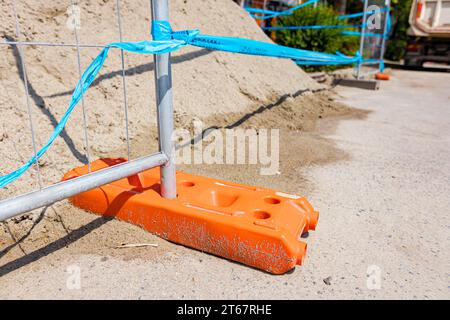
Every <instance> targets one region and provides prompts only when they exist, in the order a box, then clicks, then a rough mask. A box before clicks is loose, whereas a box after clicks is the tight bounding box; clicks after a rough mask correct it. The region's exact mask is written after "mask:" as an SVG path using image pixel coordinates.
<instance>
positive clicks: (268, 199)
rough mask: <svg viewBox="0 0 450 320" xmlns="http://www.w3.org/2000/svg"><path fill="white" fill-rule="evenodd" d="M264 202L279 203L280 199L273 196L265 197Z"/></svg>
mask: <svg viewBox="0 0 450 320" xmlns="http://www.w3.org/2000/svg"><path fill="white" fill-rule="evenodd" d="M264 202H265V203H269V204H279V203H280V200H279V199H277V198H273V197H265V198H264Z"/></svg>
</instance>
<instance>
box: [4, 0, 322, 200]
mask: <svg viewBox="0 0 450 320" xmlns="http://www.w3.org/2000/svg"><path fill="white" fill-rule="evenodd" d="M11 3H12V2H10V1H1V2H0V21H2V25H1V27H0V38H1V41H4V40H6V39H8V40H14V39H15V32H14V29H15V26H14V19H13V13H12V12H13V11H12V5H11ZM69 4H70V1H60V0H57V1H51V2H48V1H44V0H32V1H18V5H17V12H18V15H19V20H20V28H21V32H22V37H21V40H27V41H45V42H59V43H60V42H64V43H74V42H75V34H74V32H73V30H71V29H69V28H68V27H67V20H68V13H67V9H68V6H69ZM78 6H79V8H80V13H81V15H80V18H81V20H80V21H81V29H80V30H79V38H80V42H81V43H82V44H106V43H108V42H112V41H118V40H119V34H118V23H117V16H116V7H115V1H112V0H103V1H80V3H79V4H78ZM121 12H122V19H123V20H122V23H123V33H124V40H126V41H138V40H142V39H148V38H150V35H149V28H150V16H151V15H150V5H149V1H148V0H142V1H136V0H133V1H131V0H127V1H121ZM170 16H171V22H172V25H173V28H174V29H175V30H177V29H178V30H179V29H192V28H199V29H200V30H201V31H202V32H203V33H206V34H216V35H226V36H241V37H246V38H251V39H257V40H263V41H270V40H269V39H268V38H267V37H266V36H265V35H264V34H263V32H262V31H261V30H260V29H259V28H258V26H257V25H256V23H255V22H254V20H253V19H251V18H250V17H249V16H248V15H247V14H246V13H245V12H244V11H243V10H242V9H241V8H239V7H238V6H237V5H236V4H235V3H234V2H233V1H231V0H230V1H224V0H216V1H214V0H195V1H194V0H171V1H170ZM23 51H24V57H25V58H24V60H25V62H26V70H27V76H28V81H29V85H30V98H29V99H30V104H31V109H32V114H33V122H34V126H35V128H36V132H37V137H38V138H37V145H38V146H39V147H40V146H42V145H43V143H45V141H46V140H47V138H48V136H49V134H50V133H51V132H52V131H53V129H54V126H55V124H56V123H57V121H59V119H60V117H61V115H62V114H63V113H64V111H65V110H66V107H67V105H68V102H69V99H70V94H71V92H72V90H73V88H74V85H75V84H76V81H77V80H78V68H77V59H76V50H75V49H74V48H61V47H40V46H39V47H37V46H36V47H23ZM99 51H100V49H98V48H87V49H82V52H81V53H82V56H81V63H82V69H83V70H84V68H86V67H87V65H88V64H89V63H90V61H91V60H92V59H93V58H94V57H95V56H96V55H97V54H98V53H99ZM125 61H126V69H127V90H128V103H129V112H130V114H129V116H130V136H131V139H136V138H137V137H139V136H147V134H146V132H149V131H151V132H154V130H155V128H156V127H155V104H154V101H155V97H154V96H155V94H154V92H155V89H154V78H153V72H152V71H153V68H154V65H153V63H152V61H153V58H152V57H151V56H148V55H138V54H126V56H125ZM173 62H174V64H173V83H174V107H175V112H176V117H177V118H179V117H182V118H184V119H185V120H186V118H190V117H197V118H200V119H203V118H210V117H211V116H213V115H214V116H217V115H218V114H229V113H242V112H245V110H246V109H247V108H249V106H251V105H254V104H255V103H264V102H267V101H268V100H271V99H276V98H277V97H281V96H283V95H286V94H287V95H289V94H294V93H296V92H299V91H300V92H301V91H303V90H311V89H317V88H318V85H317V84H316V83H315V82H314V81H313V80H311V79H310V78H309V77H308V76H307V75H306V74H305V73H304V72H303V71H302V70H301V69H299V68H298V67H297V66H296V65H295V64H294V63H292V62H291V61H287V60H281V59H273V58H264V57H254V56H244V55H236V54H229V53H221V52H210V51H207V50H203V49H200V48H194V47H188V48H184V49H183V50H181V51H179V52H176V53H175V54H174V55H173ZM120 67H121V62H120V52H119V51H118V50H112V51H111V52H110V55H109V57H108V59H107V60H106V63H105V66H104V68H103V69H102V71H101V73H100V77H99V79H98V80H97V81H96V82H94V84H93V86H92V87H91V88H90V89H89V90H88V92H87V95H86V96H85V105H86V111H87V117H88V127H89V140H90V149H91V154H92V157H93V158H96V157H99V156H102V155H105V154H111V152H113V153H114V152H115V150H120V151H122V150H125V123H124V107H123V100H124V98H123V86H122V78H121V71H120V70H121V69H120ZM25 101H26V98H25V90H24V86H23V78H22V74H21V63H20V58H19V54H18V50H17V48H15V47H11V46H0V113H1V115H2V120H1V122H0V154H1V158H2V163H1V166H0V172H1V173H2V174H4V173H8V172H10V171H11V170H13V169H16V168H17V167H18V166H19V165H21V164H22V163H23V162H24V161H25V160H27V159H29V158H30V156H32V146H31V137H30V134H29V120H28V115H27V112H26V104H25ZM82 123H83V116H82V107H81V104H80V105H79V106H77V108H76V110H75V111H74V112H73V114H72V116H71V119H70V121H69V123H68V125H67V127H66V130H65V132H63V135H62V137H60V138H58V140H57V141H56V143H55V144H54V146H53V147H52V148H51V150H50V151H49V152H48V153H47V155H45V156H44V157H43V159H42V161H41V163H40V164H41V173H42V175H43V182H44V184H45V185H48V184H51V183H54V182H56V181H58V180H59V179H60V177H61V176H62V174H63V173H64V172H66V171H67V170H69V169H70V168H72V167H74V166H78V165H80V163H82V162H83V161H85V160H86V157H85V143H84V134H83V130H82ZM133 154H134V155H135V156H137V155H142V154H143V153H142V152H140V150H133ZM117 155H124V154H117ZM36 187H37V183H36V179H35V171H34V170H30V171H29V172H28V173H26V174H25V175H24V176H23V178H22V179H20V180H19V181H17V182H16V183H13V184H12V185H10V186H9V187H8V188H6V189H3V190H0V198H6V197H8V196H9V195H11V194H17V193H18V192H23V191H26V190H31V189H34V188H36Z"/></svg>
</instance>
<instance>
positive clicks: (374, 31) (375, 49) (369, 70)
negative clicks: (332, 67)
mask: <svg viewBox="0 0 450 320" xmlns="http://www.w3.org/2000/svg"><path fill="white" fill-rule="evenodd" d="M389 7H390V1H389V0H367V1H366V3H365V12H366V14H365V17H363V27H362V30H361V48H360V54H361V57H362V59H363V60H364V62H363V63H362V64H361V65H360V66H359V67H358V71H357V77H358V78H366V77H370V76H371V75H373V74H374V73H377V72H379V71H380V70H382V68H383V67H382V66H383V56H384V49H385V36H386V34H387V32H388V28H389V21H388V19H389V18H388V17H389Z"/></svg>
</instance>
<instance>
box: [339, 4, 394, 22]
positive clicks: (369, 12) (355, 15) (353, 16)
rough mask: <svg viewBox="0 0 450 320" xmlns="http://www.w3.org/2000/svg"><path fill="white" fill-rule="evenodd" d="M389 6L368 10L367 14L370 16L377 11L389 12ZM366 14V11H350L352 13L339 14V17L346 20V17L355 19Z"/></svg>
mask: <svg viewBox="0 0 450 320" xmlns="http://www.w3.org/2000/svg"><path fill="white" fill-rule="evenodd" d="M388 11H389V8H388V7H385V8H381V9H377V10H372V11H367V12H366V16H370V15H373V14H375V13H383V12H388ZM363 16H364V12H358V13H350V14H344V15H341V16H339V19H341V20H344V19H353V18H360V17H363Z"/></svg>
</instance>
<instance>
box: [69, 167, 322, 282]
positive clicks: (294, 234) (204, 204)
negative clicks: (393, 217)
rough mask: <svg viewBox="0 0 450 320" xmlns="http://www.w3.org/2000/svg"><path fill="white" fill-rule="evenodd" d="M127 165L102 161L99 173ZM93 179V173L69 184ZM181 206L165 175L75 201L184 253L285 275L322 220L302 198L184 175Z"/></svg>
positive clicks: (155, 173) (80, 171) (151, 173)
mask: <svg viewBox="0 0 450 320" xmlns="http://www.w3.org/2000/svg"><path fill="white" fill-rule="evenodd" d="M124 161H126V160H125V159H123V158H119V159H101V160H97V161H95V162H93V163H92V164H91V168H92V170H93V171H96V170H100V169H103V168H106V167H108V166H112V165H116V164H119V163H121V162H124ZM87 173H88V168H87V166H84V167H80V168H76V169H74V170H72V171H70V172H68V173H67V174H66V175H65V176H64V180H68V179H72V178H75V177H78V176H81V175H84V174H87ZM177 192H178V195H177V198H176V199H164V198H162V197H161V196H160V173H159V168H154V169H151V170H147V171H145V172H142V173H140V174H137V175H134V176H131V177H128V178H126V179H122V180H118V181H116V182H113V183H111V184H107V185H105V186H102V187H101V188H97V189H94V190H91V191H87V192H84V193H82V194H79V195H77V196H74V197H72V198H70V201H71V202H72V203H73V204H74V205H75V206H77V207H80V208H82V209H85V210H88V211H90V212H94V213H97V214H101V215H104V216H114V217H116V218H118V219H120V220H124V221H128V222H130V223H133V224H135V225H138V226H141V227H142V228H144V229H146V230H148V231H150V232H152V233H154V234H157V235H158V236H160V237H162V238H164V239H167V240H170V241H173V242H176V243H180V244H182V245H185V246H188V247H192V248H196V249H198V250H201V251H205V252H209V253H212V254H215V255H218V256H222V257H225V258H227V259H230V260H234V261H238V262H241V263H244V264H246V265H249V266H252V267H255V268H259V269H262V270H265V271H267V272H270V273H274V274H282V273H285V272H286V271H289V270H290V269H292V268H294V267H295V265H296V264H301V263H302V261H303V259H304V256H305V253H306V243H304V242H303V241H300V240H299V238H300V236H301V235H302V234H303V233H305V232H307V231H309V230H314V229H315V227H316V224H317V220H318V216H319V214H318V213H317V212H316V211H314V209H313V208H312V206H311V205H310V204H309V203H308V201H307V200H306V199H305V198H303V197H299V196H295V195H290V194H285V193H281V192H277V191H274V190H269V189H262V188H257V187H251V186H246V185H240V184H234V183H229V182H224V181H219V180H215V179H211V178H206V177H200V176H195V175H191V174H187V173H183V172H177Z"/></svg>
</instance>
